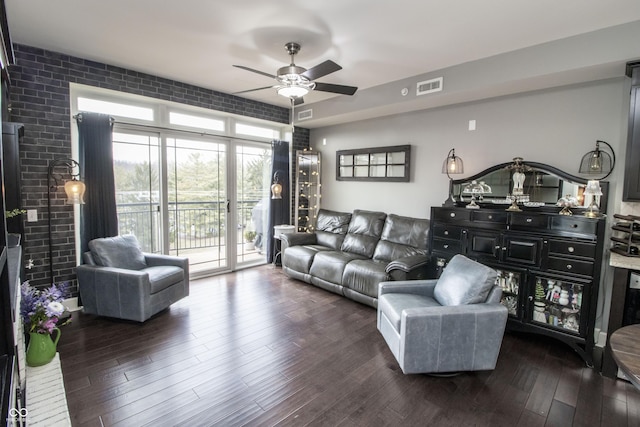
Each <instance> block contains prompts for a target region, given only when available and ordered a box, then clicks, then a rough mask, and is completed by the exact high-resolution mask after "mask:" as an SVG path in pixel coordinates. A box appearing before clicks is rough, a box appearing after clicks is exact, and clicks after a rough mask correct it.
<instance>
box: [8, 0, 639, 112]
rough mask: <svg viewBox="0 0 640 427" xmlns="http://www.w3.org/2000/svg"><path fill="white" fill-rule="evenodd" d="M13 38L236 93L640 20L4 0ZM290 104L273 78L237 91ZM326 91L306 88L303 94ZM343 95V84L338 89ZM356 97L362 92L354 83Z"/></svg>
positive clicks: (334, 5)
mask: <svg viewBox="0 0 640 427" xmlns="http://www.w3.org/2000/svg"><path fill="white" fill-rule="evenodd" d="M5 3H6V8H7V17H8V21H9V28H10V34H11V36H12V38H13V41H14V42H16V43H20V44H25V45H29V46H35V47H40V48H44V49H48V50H52V51H57V52H61V53H65V54H69V55H73V56H78V57H82V58H87V59H91V60H95V61H99V62H104V63H107V64H111V65H116V66H121V67H125V68H128V69H132V70H136V71H140V72H145V73H149V74H153V75H157V76H161V77H166V78H169V79H172V80H177V81H181V82H185V83H190V84H194V85H197V86H201V87H205V88H210V89H213V90H217V91H221V92H226V93H233V92H237V91H242V90H246V89H252V88H257V87H263V86H269V85H270V84H272V83H273V82H272V81H271V80H270V79H269V78H268V77H265V76H261V75H258V74H254V73H251V72H248V71H245V70H241V69H237V68H234V67H232V65H233V64H238V65H243V66H247V67H250V68H254V69H258V70H262V71H265V72H267V73H269V74H275V71H276V69H277V68H279V67H281V66H284V65H287V64H288V63H289V57H288V55H287V53H286V51H285V49H284V44H285V43H286V42H288V41H295V42H298V43H300V44H301V45H302V49H301V51H300V53H299V54H298V55H297V57H296V64H297V65H299V66H303V67H305V68H311V67H312V66H314V65H316V64H318V63H320V62H322V61H324V60H326V59H331V60H333V61H335V62H337V63H338V64H340V65H341V66H342V67H343V69H342V70H341V71H338V72H336V73H333V74H330V75H328V76H325V77H323V78H321V79H319V81H322V82H325V83H335V84H345V85H352V86H358V87H359V88H360V89H361V90H362V89H366V88H370V87H374V86H378V85H381V84H384V83H388V82H391V81H396V80H400V79H403V78H407V77H411V76H416V75H419V74H423V73H427V72H430V71H434V70H439V69H442V68H445V67H450V66H453V65H457V64H462V63H465V62H469V61H473V60H477V59H480V58H485V57H489V56H492V55H496V54H500V53H504V52H510V51H513V50H517V49H521V48H525V47H528V46H533V45H537V44H540V43H545V42H548V41H552V40H557V39H561V38H565V37H569V36H573V35H578V34H582V33H586V32H590V31H594V30H598V29H602V28H606V27H610V26H614V25H618V24H623V23H627V22H632V21H637V20H640V1H639V0H607V1H603V0H536V1H526V0H483V1H478V0H421V1H420V0H394V1H393V2H392V1H389V0H346V1H345V0H343V1H338V0H328V1H316V2H311V1H301V0H278V1H265V0H235V1H225V2H223V1H220V0H218V1H213V0H181V1H162V2H159V1H157V0H109V1H104V0H85V1H77V0H55V1H52V0H5ZM242 96H244V97H246V98H250V99H255V100H259V101H263V102H266V103H269V104H276V105H280V106H288V105H289V102H288V100H287V99H286V98H283V97H280V96H278V95H277V94H276V93H275V91H274V90H273V89H266V90H261V91H257V92H251V93H247V94H243V95H242ZM331 96H336V95H329V94H325V93H321V92H312V93H311V94H309V95H307V96H306V97H305V101H306V103H307V104H309V103H313V102H317V101H321V100H324V99H327V98H329V97H331ZM338 96H344V95H338ZM356 96H357V94H356Z"/></svg>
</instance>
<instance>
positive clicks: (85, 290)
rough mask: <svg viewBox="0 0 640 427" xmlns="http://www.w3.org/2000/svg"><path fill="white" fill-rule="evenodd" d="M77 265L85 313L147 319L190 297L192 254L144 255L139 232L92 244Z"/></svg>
mask: <svg viewBox="0 0 640 427" xmlns="http://www.w3.org/2000/svg"><path fill="white" fill-rule="evenodd" d="M89 249H90V251H89V252H85V253H84V254H83V261H84V264H82V265H79V266H78V267H77V270H76V272H77V275H78V287H79V288H80V299H81V302H82V305H83V307H84V312H85V313H89V314H97V315H100V316H107V317H116V318H119V319H127V320H135V321H137V322H144V321H145V320H147V319H149V318H150V317H151V316H153V315H154V314H156V313H158V312H160V311H161V310H164V309H165V308H167V307H169V306H170V305H171V304H173V303H174V302H176V301H178V300H180V299H182V298H184V297H186V296H187V295H189V260H188V259H187V258H182V257H176V256H168V255H156V254H148V253H143V252H142V251H141V250H140V246H139V244H138V240H137V239H136V238H135V236H132V235H126V236H115V237H107V238H103V239H95V240H92V241H90V242H89Z"/></svg>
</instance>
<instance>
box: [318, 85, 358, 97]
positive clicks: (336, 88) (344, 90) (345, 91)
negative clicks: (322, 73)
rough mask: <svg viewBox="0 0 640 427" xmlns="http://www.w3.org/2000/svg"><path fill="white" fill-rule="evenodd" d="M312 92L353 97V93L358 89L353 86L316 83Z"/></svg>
mask: <svg viewBox="0 0 640 427" xmlns="http://www.w3.org/2000/svg"><path fill="white" fill-rule="evenodd" d="M314 90H319V91H320V92H331V93H339V94H341V95H353V94H354V93H356V91H357V90H358V88H357V87H355V86H344V85H334V84H331V83H320V82H316V87H315V89H314Z"/></svg>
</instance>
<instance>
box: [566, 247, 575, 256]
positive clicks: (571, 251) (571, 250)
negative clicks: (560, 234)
mask: <svg viewBox="0 0 640 427" xmlns="http://www.w3.org/2000/svg"><path fill="white" fill-rule="evenodd" d="M567 251H569V253H570V254H572V253H573V251H575V249H573V246H569V247H568V248H567Z"/></svg>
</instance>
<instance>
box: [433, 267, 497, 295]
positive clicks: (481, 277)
mask: <svg viewBox="0 0 640 427" xmlns="http://www.w3.org/2000/svg"><path fill="white" fill-rule="evenodd" d="M496 276H497V275H496V271H495V270H494V269H492V268H489V267H487V266H486V265H482V264H480V263H478V262H475V261H472V260H470V259H469V258H467V257H465V256H463V255H456V256H454V257H453V258H452V259H451V261H449V264H447V266H446V267H445V269H444V272H443V273H442V275H441V276H440V278H439V279H438V282H437V283H436V286H435V288H434V290H433V296H434V298H435V299H436V300H437V301H438V302H439V303H440V304H441V305H446V306H451V305H465V304H477V303H482V302H485V301H486V300H487V295H489V291H490V290H491V288H492V287H493V286H495V282H496Z"/></svg>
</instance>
